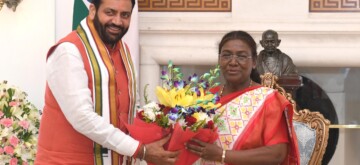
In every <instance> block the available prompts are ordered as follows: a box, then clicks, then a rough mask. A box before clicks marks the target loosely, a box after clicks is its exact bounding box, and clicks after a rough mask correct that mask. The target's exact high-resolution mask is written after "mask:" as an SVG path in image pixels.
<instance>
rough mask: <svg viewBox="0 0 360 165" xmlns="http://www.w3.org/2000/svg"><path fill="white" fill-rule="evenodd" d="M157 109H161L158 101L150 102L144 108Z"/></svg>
mask: <svg viewBox="0 0 360 165" xmlns="http://www.w3.org/2000/svg"><path fill="white" fill-rule="evenodd" d="M150 109H151V110H155V111H159V110H160V107H159V105H158V104H157V103H155V102H150V103H149V104H146V105H145V106H144V110H150Z"/></svg>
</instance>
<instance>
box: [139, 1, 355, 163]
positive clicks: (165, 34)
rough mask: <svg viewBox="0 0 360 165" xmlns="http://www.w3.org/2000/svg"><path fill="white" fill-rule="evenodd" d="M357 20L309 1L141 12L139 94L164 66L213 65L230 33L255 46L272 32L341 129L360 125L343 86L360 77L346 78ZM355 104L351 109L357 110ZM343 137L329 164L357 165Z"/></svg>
mask: <svg viewBox="0 0 360 165" xmlns="http://www.w3.org/2000/svg"><path fill="white" fill-rule="evenodd" d="M283 6H286V7H283ZM359 18H360V13H358V12H353V13H352V12H346V13H334V12H332V13H326V12H323V13H310V12H309V1H299V0H288V1H281V0H272V1H262V0H252V1H247V0H233V1H232V9H231V11H230V12H186V13H184V12H140V13H139V28H140V73H141V74H140V92H141V93H142V92H143V87H144V86H145V84H150V86H149V88H148V89H155V86H156V85H158V84H160V80H159V73H160V68H161V65H166V64H167V61H168V60H172V61H173V62H174V64H175V65H182V66H183V67H189V68H190V70H193V69H191V68H193V67H194V66H196V67H200V68H201V67H202V66H206V65H207V66H209V65H214V64H216V62H217V44H218V42H219V41H220V39H221V37H222V35H224V34H225V33H226V32H228V31H231V30H245V31H248V32H249V33H250V34H251V35H253V37H254V38H255V40H256V41H259V40H260V37H261V34H262V32H263V31H265V30H267V29H273V30H275V31H277V32H278V33H279V35H280V38H281V40H282V42H281V45H280V47H279V48H280V49H281V50H282V51H283V52H285V53H287V54H288V55H289V56H290V57H291V58H292V59H293V61H294V63H295V65H297V66H298V67H300V68H301V69H302V73H303V74H305V75H306V76H308V77H309V78H311V79H312V80H313V81H314V82H316V83H317V84H318V85H319V86H320V87H322V88H323V89H324V90H325V91H326V93H327V95H328V96H329V97H330V99H331V101H332V102H333V104H334V106H335V109H336V112H337V114H338V118H339V121H340V122H343V123H345V122H346V121H347V120H350V119H348V118H346V117H347V116H349V115H351V116H353V118H355V119H354V120H357V121H359V116H360V115H359V113H358V112H355V111H353V110H352V111H351V112H350V110H348V107H347V106H346V104H348V100H346V98H347V95H348V93H347V92H346V89H347V85H345V84H352V85H353V86H355V85H354V83H355V82H357V81H358V78H357V77H359V76H358V74H348V73H349V71H350V72H351V70H348V68H354V70H356V69H357V68H358V67H360V47H359V45H360V19H359ZM259 49H261V48H259ZM200 70H201V69H200ZM350 76H353V78H352V79H355V80H349V77H350ZM357 95H358V94H357ZM149 97H150V98H151V99H155V95H154V93H153V92H151V91H149ZM358 98H359V97H358ZM358 98H357V99H355V100H353V101H354V105H353V106H357V107H358V105H357V102H359V100H358ZM356 115H357V116H356ZM355 116H356V117H355ZM346 131H347V130H340V137H339V141H338V145H337V150H336V152H335V156H334V157H333V159H332V160H331V162H330V164H334V165H335V164H348V163H349V162H359V160H357V159H358V158H356V157H348V156H347V154H348V152H355V153H356V151H357V152H359V151H360V149H359V147H357V148H354V147H352V148H354V149H350V148H349V147H350V146H349V143H357V146H358V145H359V142H357V141H355V140H354V138H355V137H356V136H355V135H351V136H350V135H349V133H346ZM349 139H353V140H351V142H349V141H348V140H349ZM329 145H333V144H329ZM350 164H352V163H350Z"/></svg>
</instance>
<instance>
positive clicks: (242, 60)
mask: <svg viewBox="0 0 360 165" xmlns="http://www.w3.org/2000/svg"><path fill="white" fill-rule="evenodd" d="M219 56H220V59H221V60H222V61H224V62H229V61H231V60H232V59H233V58H235V60H236V61H237V62H238V63H241V64H245V63H246V62H247V59H251V58H252V57H251V56H245V55H240V54H231V53H221V54H220V55H219Z"/></svg>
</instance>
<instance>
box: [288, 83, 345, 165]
mask: <svg viewBox="0 0 360 165" xmlns="http://www.w3.org/2000/svg"><path fill="white" fill-rule="evenodd" d="M302 79H303V86H302V87H300V88H298V89H297V90H296V97H295V100H296V103H297V106H298V109H299V110H301V109H309V110H310V111H319V112H320V113H321V114H323V115H324V117H325V118H326V119H328V120H330V122H331V124H338V123H339V122H338V117H337V114H336V111H335V108H334V105H333V104H332V102H331V100H330V99H329V97H328V95H327V94H326V92H325V91H324V90H323V89H322V88H321V87H320V86H319V85H317V84H316V83H315V82H313V81H311V80H310V79H309V78H307V77H305V76H302ZM338 139H339V129H334V128H331V129H330V130H329V140H328V145H327V147H326V151H325V154H324V157H323V161H322V164H324V165H326V164H328V163H329V162H330V160H331V158H332V157H333V155H334V153H335V150H336V146H337V143H338Z"/></svg>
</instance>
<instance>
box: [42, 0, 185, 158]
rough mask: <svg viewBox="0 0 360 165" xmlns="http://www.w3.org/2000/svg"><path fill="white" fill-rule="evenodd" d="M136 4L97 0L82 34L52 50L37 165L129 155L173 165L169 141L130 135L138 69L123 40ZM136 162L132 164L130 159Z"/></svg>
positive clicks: (127, 0)
mask: <svg viewBox="0 0 360 165" xmlns="http://www.w3.org/2000/svg"><path fill="white" fill-rule="evenodd" d="M134 5H135V0H92V2H91V4H90V7H89V15H88V17H87V18H86V19H84V20H83V21H82V22H81V23H80V25H79V27H78V28H77V30H75V31H73V32H72V33H70V34H69V35H68V36H67V37H65V38H63V39H62V40H60V41H59V43H57V44H56V45H55V46H53V47H52V48H50V50H49V52H48V59H47V66H46V67H47V73H46V79H47V86H46V92H45V107H44V113H43V116H42V119H41V125H40V131H39V132H40V134H39V142H38V153H37V156H36V160H35V164H46V165H48V164H84V165H85V164H86V165H89V164H97V165H98V164H110V163H111V164H116V165H118V164H121V163H122V162H125V159H126V157H125V156H131V157H133V158H140V159H145V160H146V161H148V162H152V163H155V164H173V163H174V162H175V159H176V157H177V155H178V153H177V152H170V151H165V150H164V149H163V147H162V146H163V145H164V144H165V143H166V142H167V141H168V139H169V137H166V138H164V139H161V140H159V141H157V142H154V143H150V144H142V143H141V142H139V141H137V140H135V139H133V138H131V137H130V136H128V135H126V132H127V130H126V127H125V123H130V122H131V121H132V119H133V116H134V111H135V103H136V94H135V93H136V85H135V84H136V81H135V70H134V68H133V63H132V60H131V56H130V52H129V50H128V48H127V46H126V45H125V43H123V42H122V41H121V38H122V37H123V36H124V35H125V34H126V32H127V30H128V28H129V24H130V19H131V12H132V9H133V7H134ZM126 160H130V159H126Z"/></svg>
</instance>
